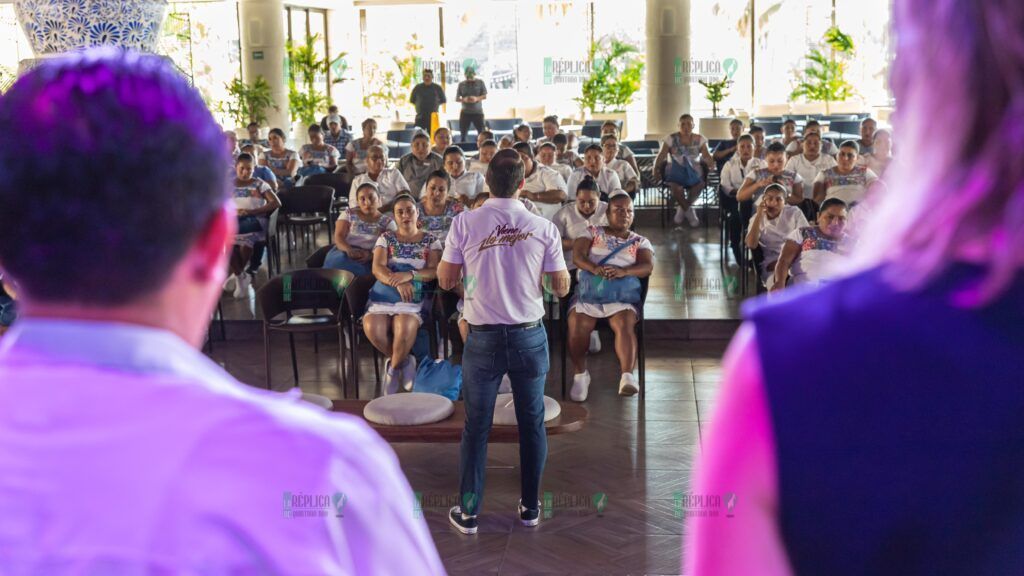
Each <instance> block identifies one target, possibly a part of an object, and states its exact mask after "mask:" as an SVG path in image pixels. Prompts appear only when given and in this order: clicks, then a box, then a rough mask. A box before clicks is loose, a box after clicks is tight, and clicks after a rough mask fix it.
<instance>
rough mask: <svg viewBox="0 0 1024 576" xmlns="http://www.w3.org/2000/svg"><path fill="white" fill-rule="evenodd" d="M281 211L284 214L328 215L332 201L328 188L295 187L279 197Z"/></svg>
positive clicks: (332, 191)
mask: <svg viewBox="0 0 1024 576" xmlns="http://www.w3.org/2000/svg"><path fill="white" fill-rule="evenodd" d="M280 197H281V211H282V212H283V213H285V214H328V213H330V211H331V202H332V201H333V199H334V188H331V187H330V186H296V187H295V188H292V189H291V190H289V191H287V192H283V193H282V194H281V195H280Z"/></svg>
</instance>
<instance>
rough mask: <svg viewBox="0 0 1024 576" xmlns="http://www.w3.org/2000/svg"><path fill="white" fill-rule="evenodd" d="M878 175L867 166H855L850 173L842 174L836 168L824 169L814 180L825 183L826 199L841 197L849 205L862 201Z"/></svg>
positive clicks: (816, 182)
mask: <svg viewBox="0 0 1024 576" xmlns="http://www.w3.org/2000/svg"><path fill="white" fill-rule="evenodd" d="M875 180H878V176H876V175H875V173H874V172H872V171H871V169H870V168H868V167H867V166H854V167H853V170H851V171H850V173H849V174H840V173H839V171H838V170H837V169H836V168H829V169H828V170H823V171H822V172H821V173H820V174H818V177H817V178H816V179H815V180H814V183H815V184H818V183H822V184H824V185H825V199H826V200H828V199H829V198H839V199H840V200H842V201H843V202H846V205H847V206H849V205H851V204H853V203H855V202H860V201H861V200H862V199H863V198H864V194H865V193H866V192H867V188H868V186H870V185H871V184H872V183H873V182H874V181H875Z"/></svg>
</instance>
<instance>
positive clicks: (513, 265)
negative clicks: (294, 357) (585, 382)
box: [438, 150, 569, 534]
mask: <svg viewBox="0 0 1024 576" xmlns="http://www.w3.org/2000/svg"><path fill="white" fill-rule="evenodd" d="M525 171H526V170H525V166H524V165H523V162H522V160H521V159H520V157H519V153H518V152H516V151H514V150H502V151H500V152H498V153H497V154H495V155H494V158H492V159H491V162H490V165H489V166H488V169H487V185H488V186H489V187H490V190H491V198H489V199H488V200H487V201H485V202H484V205H483V206H482V207H481V208H477V209H476V210H473V211H471V212H465V213H463V214H461V215H460V216H458V217H457V218H456V219H455V221H454V222H452V227H451V230H450V231H449V232H448V239H447V241H446V242H445V250H444V255H443V256H442V259H441V265H440V266H439V268H438V280H439V282H440V284H441V287H442V288H444V289H445V290H451V289H452V288H455V287H456V286H457V285H458V284H459V282H460V280H461V279H462V277H463V271H465V277H466V278H473V279H475V282H472V283H470V286H473V289H472V290H470V289H467V292H466V294H465V310H464V317H465V319H466V321H467V322H468V323H469V338H468V339H467V342H466V350H465V354H464V356H463V361H462V370H463V381H464V383H465V388H464V390H463V393H464V395H465V404H466V426H465V429H464V430H463V432H462V458H461V462H460V466H459V475H460V486H459V493H460V495H461V502H462V506H454V507H452V509H451V510H450V511H449V512H448V520H449V521H450V522H451V524H452V525H453V526H455V528H456V529H458V530H459V531H460V532H462V533H463V534H476V531H477V513H478V512H479V510H480V502H481V500H482V496H483V489H484V471H485V470H484V469H485V464H486V463H487V437H488V435H489V434H490V431H491V422H492V420H493V418H494V402H495V399H496V397H497V394H498V386H499V384H500V383H501V377H502V375H504V374H506V373H507V374H508V375H509V379H510V380H511V381H512V396H513V398H514V400H515V412H516V421H517V422H518V423H519V466H520V470H521V474H522V478H521V482H522V492H521V496H522V498H521V500H520V501H519V519H520V521H521V522H522V523H523V525H524V526H536V525H537V524H538V523H539V522H540V501H539V500H538V493H539V491H540V479H541V475H542V473H543V471H544V462H545V460H546V459H547V451H548V443H547V433H546V432H545V430H544V383H545V381H546V380H547V374H548V368H549V362H548V340H547V333H546V332H545V331H544V323H543V320H544V298H543V295H544V287H542V284H543V286H550V287H551V291H552V292H554V293H555V294H556V295H557V296H558V297H559V298H561V297H564V296H565V295H566V294H568V293H569V273H568V271H566V267H565V259H564V258H563V257H562V241H561V237H560V236H559V233H558V229H557V228H556V227H555V225H554V224H552V223H551V222H549V221H547V220H545V219H544V218H541V217H540V216H535V215H534V214H532V213H531V212H529V211H528V210H527V209H526V207H525V206H524V205H523V204H522V203H521V202H519V200H518V198H517V197H516V196H517V194H518V192H519V189H520V188H522V186H523V183H524V180H525ZM463 269H464V270H463ZM474 293H475V294H476V295H479V294H487V298H481V297H474V296H475V294H474Z"/></svg>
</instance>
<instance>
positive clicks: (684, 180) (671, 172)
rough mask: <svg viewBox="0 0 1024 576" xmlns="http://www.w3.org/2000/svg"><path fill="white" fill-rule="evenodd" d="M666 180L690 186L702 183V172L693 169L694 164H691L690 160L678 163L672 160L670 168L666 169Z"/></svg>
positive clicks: (685, 186)
mask: <svg viewBox="0 0 1024 576" xmlns="http://www.w3.org/2000/svg"><path fill="white" fill-rule="evenodd" d="M665 182H670V183H672V184H679V185H680V186H682V187H684V188H689V187H690V186H693V185H695V184H699V183H700V174H698V173H697V171H696V170H694V169H693V166H690V163H689V162H685V163H683V164H676V161H675V160H672V161H670V162H669V163H668V169H667V170H665Z"/></svg>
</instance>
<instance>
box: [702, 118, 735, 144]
mask: <svg viewBox="0 0 1024 576" xmlns="http://www.w3.org/2000/svg"><path fill="white" fill-rule="evenodd" d="M730 122H732V118H721V117H719V118H701V119H700V124H698V125H697V132H698V133H700V135H701V136H703V137H705V138H707V139H708V140H728V139H730V138H732V134H730V133H729V123H730Z"/></svg>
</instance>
